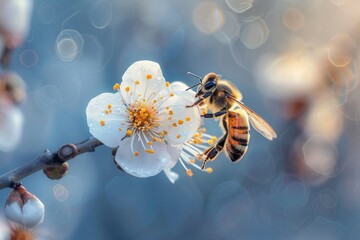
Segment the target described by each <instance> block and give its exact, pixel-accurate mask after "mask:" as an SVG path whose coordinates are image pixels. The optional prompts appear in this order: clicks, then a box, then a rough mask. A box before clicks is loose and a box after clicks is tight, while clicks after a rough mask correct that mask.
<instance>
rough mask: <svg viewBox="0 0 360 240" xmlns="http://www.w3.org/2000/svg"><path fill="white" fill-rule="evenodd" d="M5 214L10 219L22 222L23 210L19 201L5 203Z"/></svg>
mask: <svg viewBox="0 0 360 240" xmlns="http://www.w3.org/2000/svg"><path fill="white" fill-rule="evenodd" d="M5 216H6V218H7V219H8V220H10V221H12V222H15V223H18V224H22V217H23V215H22V211H21V207H20V205H19V203H18V202H12V203H11V204H6V205H5Z"/></svg>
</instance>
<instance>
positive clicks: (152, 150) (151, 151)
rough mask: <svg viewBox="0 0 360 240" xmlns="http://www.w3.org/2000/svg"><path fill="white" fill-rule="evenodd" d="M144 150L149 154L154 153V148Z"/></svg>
mask: <svg viewBox="0 0 360 240" xmlns="http://www.w3.org/2000/svg"><path fill="white" fill-rule="evenodd" d="M145 152H147V153H149V154H154V153H155V151H154V149H146V150H145Z"/></svg>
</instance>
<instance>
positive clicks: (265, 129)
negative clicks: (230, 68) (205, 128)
mask: <svg viewBox="0 0 360 240" xmlns="http://www.w3.org/2000/svg"><path fill="white" fill-rule="evenodd" d="M188 74H190V75H192V76H194V77H196V78H198V79H199V80H200V81H199V83H197V84H195V85H193V86H191V87H190V88H188V89H191V88H193V87H196V86H198V89H197V91H196V94H195V97H197V98H198V99H197V100H196V101H195V102H194V103H193V104H192V105H189V106H187V107H194V106H197V105H202V106H203V105H205V106H206V107H207V108H208V109H209V110H210V111H211V113H205V114H203V115H201V116H202V117H203V118H220V127H221V128H222V130H223V132H224V135H223V136H222V137H221V138H220V139H219V140H218V141H217V142H216V143H215V144H214V145H213V146H210V147H209V148H208V149H206V150H205V151H204V153H203V156H201V158H202V159H204V161H203V164H202V167H201V168H202V169H204V168H205V164H206V163H207V161H209V160H211V161H212V160H214V159H216V157H217V156H218V155H219V154H220V153H221V152H222V151H223V150H224V148H225V153H226V155H227V157H228V158H229V159H230V160H231V161H232V162H238V161H240V160H241V159H242V158H243V157H244V155H245V153H246V151H247V149H248V144H249V140H250V134H249V131H250V123H251V125H252V126H253V127H254V129H255V130H256V131H258V132H259V133H261V134H262V135H263V136H264V137H265V138H267V139H269V140H273V139H274V138H276V137H277V135H276V133H275V131H274V130H273V129H272V127H271V126H270V125H269V124H268V123H267V122H266V121H265V120H264V119H262V118H261V117H260V116H259V115H258V114H257V113H255V112H254V111H253V110H252V109H250V108H249V107H247V106H246V105H245V104H243V103H242V102H241V101H242V94H241V92H240V90H239V89H238V88H237V87H236V86H235V85H233V84H232V83H231V82H230V81H228V80H224V79H222V78H221V76H220V75H218V74H216V73H214V72H210V73H208V74H206V75H205V76H204V77H203V78H201V77H199V76H198V75H196V74H193V73H188Z"/></svg>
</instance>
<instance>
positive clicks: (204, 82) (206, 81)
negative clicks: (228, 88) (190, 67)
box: [187, 72, 220, 97]
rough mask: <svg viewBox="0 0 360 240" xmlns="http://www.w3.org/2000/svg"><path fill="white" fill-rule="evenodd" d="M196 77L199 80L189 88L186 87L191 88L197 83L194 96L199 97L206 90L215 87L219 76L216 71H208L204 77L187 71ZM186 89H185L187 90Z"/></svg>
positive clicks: (209, 90)
mask: <svg viewBox="0 0 360 240" xmlns="http://www.w3.org/2000/svg"><path fill="white" fill-rule="evenodd" d="M188 74H190V75H192V76H194V77H196V78H198V79H199V80H200V82H199V83H197V84H195V85H193V86H191V87H190V88H188V89H191V88H193V87H196V86H198V85H199V87H198V89H197V91H196V95H195V97H201V96H202V95H204V94H205V93H207V92H212V91H214V89H215V87H216V84H217V81H218V80H219V79H220V76H219V75H217V74H216V73H213V72H211V73H208V74H206V75H205V77H204V78H202V79H201V77H199V76H197V75H195V74H193V73H188ZM188 89H187V90H188Z"/></svg>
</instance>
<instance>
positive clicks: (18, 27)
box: [0, 0, 33, 37]
mask: <svg viewBox="0 0 360 240" xmlns="http://www.w3.org/2000/svg"><path fill="white" fill-rule="evenodd" d="M32 8H33V1H32V0H4V1H2V2H1V3H0V23H1V27H2V28H4V29H6V30H7V31H8V32H10V33H12V34H16V35H19V36H21V37H24V36H25V34H27V32H28V30H29V26H30V19H31V12H32ZM14 16H16V17H14Z"/></svg>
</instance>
